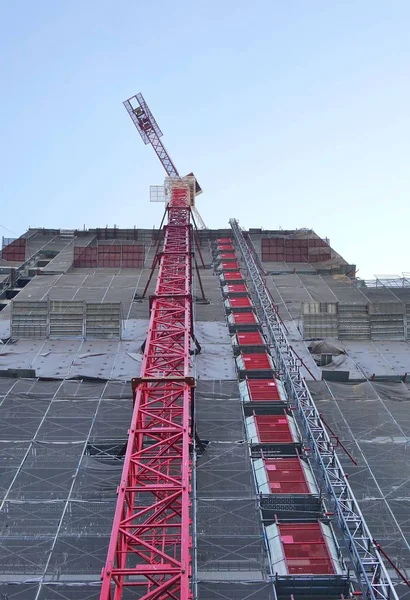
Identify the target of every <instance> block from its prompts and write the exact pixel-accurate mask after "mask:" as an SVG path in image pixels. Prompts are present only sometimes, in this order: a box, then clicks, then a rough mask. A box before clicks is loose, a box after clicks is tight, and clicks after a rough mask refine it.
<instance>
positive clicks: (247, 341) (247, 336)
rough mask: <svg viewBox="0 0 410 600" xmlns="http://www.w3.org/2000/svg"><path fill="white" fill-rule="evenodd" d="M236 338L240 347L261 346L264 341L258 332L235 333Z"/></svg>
mask: <svg viewBox="0 0 410 600" xmlns="http://www.w3.org/2000/svg"><path fill="white" fill-rule="evenodd" d="M236 337H237V338H238V343H239V345H240V346H263V345H264V344H265V340H264V339H263V337H262V336H261V334H260V333H259V331H247V332H244V333H237V334H236Z"/></svg>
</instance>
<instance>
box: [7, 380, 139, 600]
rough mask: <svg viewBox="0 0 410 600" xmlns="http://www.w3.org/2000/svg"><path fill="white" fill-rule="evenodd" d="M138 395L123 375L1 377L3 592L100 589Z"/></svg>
mask: <svg viewBox="0 0 410 600" xmlns="http://www.w3.org/2000/svg"><path fill="white" fill-rule="evenodd" d="M131 398H132V392H131V386H130V384H129V383H128V384H126V383H124V382H115V381H111V382H108V383H107V382H101V381H75V380H74V381H39V380H36V379H31V380H29V379H16V380H14V379H9V378H7V379H6V378H0V503H1V517H0V598H4V599H7V600H31V599H37V600H51V599H54V598H55V599H67V600H77V598H78V600H80V598H81V600H87V599H90V600H91V599H92V600H93V599H94V598H98V597H99V591H100V575H101V569H102V567H103V565H104V562H105V558H106V554H107V548H108V543H109V539H110V534H111V527H112V520H113V514H114V509H115V505H116V491H117V487H118V482H119V480H120V476H121V471H122V459H121V452H120V451H121V450H122V449H123V447H124V444H125V443H126V439H127V430H128V427H129V423H130V420H131V414H132V399H131ZM132 597H134V598H135V597H136V596H135V595H133V596H132Z"/></svg>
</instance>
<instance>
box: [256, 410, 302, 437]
mask: <svg viewBox="0 0 410 600" xmlns="http://www.w3.org/2000/svg"><path fill="white" fill-rule="evenodd" d="M254 417H255V424H256V429H257V432H258V438H259V441H260V442H262V443H265V444H275V443H276V444H283V443H286V444H292V443H294V442H295V440H294V437H293V435H292V431H291V429H290V427H289V421H288V419H287V416H286V413H285V411H283V414H281V415H254Z"/></svg>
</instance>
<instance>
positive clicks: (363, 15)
mask: <svg viewBox="0 0 410 600" xmlns="http://www.w3.org/2000/svg"><path fill="white" fill-rule="evenodd" d="M409 30H410V2H408V0H405V1H404V0H403V1H399V0H397V1H396V0H390V1H387V0H386V1H378V0H354V1H349V0H345V1H339V0H331V1H329V0H321V1H319V0H306V1H305V0H288V1H283V0H282V1H275V0H271V1H264V0H255V1H254V2H249V1H246V2H245V1H243V0H236V1H231V0H219V1H218V2H216V1H215V0H207V1H202V0H199V1H196V2H186V1H178V0H175V1H174V2H167V1H163V0H154V1H152V2H150V3H145V2H144V3H143V2H139V1H134V2H133V1H132V0H128V1H127V2H124V1H122V0H117V1H107V0H99V1H98V2H97V1H94V0H83V1H78V0H67V1H63V0H61V1H56V0H52V1H51V0H40V1H39V2H32V1H30V2H28V1H25V0H21V1H19V0H16V1H15V2H6V1H4V2H2V3H0V75H1V78H0V86H1V111H0V136H1V140H2V143H1V145H0V206H1V210H0V223H1V225H2V227H3V228H2V227H0V234H2V235H5V236H10V235H11V234H10V233H9V231H8V230H11V231H12V232H15V233H17V234H21V233H23V231H25V229H26V228H27V227H28V226H32V227H34V226H46V227H64V228H74V227H82V226H83V225H85V226H86V227H97V226H105V225H106V224H108V225H109V226H112V225H114V224H116V225H118V226H120V227H132V226H134V225H136V226H138V227H152V226H153V225H156V226H158V225H159V222H160V220H161V216H162V207H161V206H158V205H154V204H150V203H149V186H150V185H152V184H161V183H162V182H163V178H164V173H163V171H162V167H161V165H160V163H159V162H158V160H157V158H156V156H155V154H154V152H153V150H152V149H151V148H150V147H148V146H144V144H143V143H142V141H141V139H140V137H139V135H138V133H137V131H136V130H135V128H134V126H133V125H132V123H131V120H130V119H129V117H128V115H127V113H126V111H125V109H124V108H123V106H122V101H123V100H124V99H126V98H128V97H129V96H131V95H133V94H135V93H137V92H140V91H141V92H142V93H143V94H144V96H145V98H146V100H147V102H148V103H149V105H150V106H151V109H152V111H153V113H154V115H155V116H156V118H157V121H158V123H159V125H160V127H161V129H162V130H163V132H164V137H163V141H164V144H165V146H166V147H167V149H168V150H169V152H170V154H171V156H172V158H173V160H174V162H175V163H176V165H177V167H178V169H179V171H180V172H181V173H184V172H188V171H191V170H193V171H194V172H195V174H196V175H197V177H198V180H199V181H200V183H201V185H202V187H203V189H204V194H203V195H202V196H201V197H200V199H199V201H198V208H199V210H200V212H201V214H202V216H203V219H204V220H205V222H206V223H207V225H208V226H209V227H223V226H226V225H227V222H228V219H229V218H230V217H236V218H238V219H239V220H240V223H241V224H242V225H243V226H244V227H259V226H263V227H264V228H266V229H276V228H279V227H282V228H284V229H286V228H289V229H293V228H299V227H311V228H313V229H314V230H315V231H316V232H317V233H318V234H319V235H321V236H328V237H329V238H330V240H331V244H332V245H333V247H334V248H335V249H336V250H337V251H338V252H339V253H340V254H342V256H344V258H346V260H348V261H349V262H356V263H357V265H358V267H359V273H358V275H359V276H362V277H365V278H371V277H372V276H373V274H382V273H397V274H400V273H401V272H402V271H410V252H409V224H410V208H409V206H410V202H409V192H410V183H409V157H410V116H409V115H410V112H409V111H410V108H409V107H410V102H409V100H410V98H409V95H410V94H409V92H410V83H409V75H410V37H409V33H408V32H409ZM4 227H6V228H7V229H4Z"/></svg>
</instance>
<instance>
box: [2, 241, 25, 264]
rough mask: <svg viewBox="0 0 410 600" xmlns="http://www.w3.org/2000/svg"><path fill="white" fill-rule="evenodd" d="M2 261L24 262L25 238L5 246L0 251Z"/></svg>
mask: <svg viewBox="0 0 410 600" xmlns="http://www.w3.org/2000/svg"><path fill="white" fill-rule="evenodd" d="M1 257H2V259H3V260H7V261H10V262H24V261H25V259H26V238H17V239H16V240H13V241H12V242H11V243H10V244H8V245H7V246H5V247H4V248H3V250H2V251H1Z"/></svg>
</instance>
